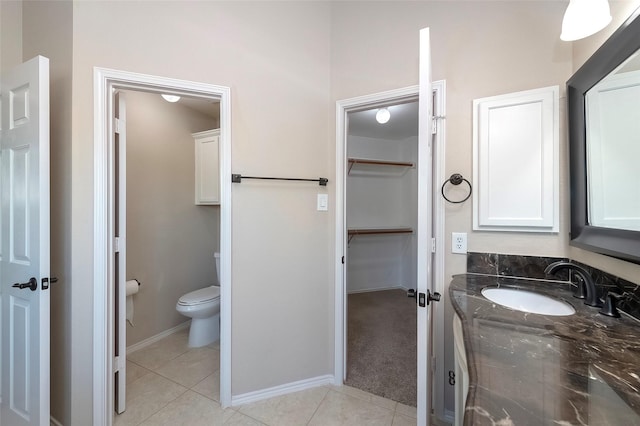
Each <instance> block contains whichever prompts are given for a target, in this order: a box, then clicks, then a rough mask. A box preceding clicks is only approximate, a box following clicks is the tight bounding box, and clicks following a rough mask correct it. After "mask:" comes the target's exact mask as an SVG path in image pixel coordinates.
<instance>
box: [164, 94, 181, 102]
mask: <svg viewBox="0 0 640 426" xmlns="http://www.w3.org/2000/svg"><path fill="white" fill-rule="evenodd" d="M160 96H162V97H163V98H164V100H165V101H167V102H178V101H179V100H180V96H176V95H165V94H164V93H163V94H162V95H160Z"/></svg>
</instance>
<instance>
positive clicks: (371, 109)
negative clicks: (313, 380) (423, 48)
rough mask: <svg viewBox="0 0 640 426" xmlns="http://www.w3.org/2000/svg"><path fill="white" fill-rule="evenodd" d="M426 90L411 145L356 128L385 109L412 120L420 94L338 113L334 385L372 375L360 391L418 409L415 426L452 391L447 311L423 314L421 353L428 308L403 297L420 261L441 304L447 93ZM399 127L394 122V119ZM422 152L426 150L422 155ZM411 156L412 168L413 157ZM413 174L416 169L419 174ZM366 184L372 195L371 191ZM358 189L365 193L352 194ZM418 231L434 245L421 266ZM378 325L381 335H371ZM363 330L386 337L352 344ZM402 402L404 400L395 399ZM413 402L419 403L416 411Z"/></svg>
mask: <svg viewBox="0 0 640 426" xmlns="http://www.w3.org/2000/svg"><path fill="white" fill-rule="evenodd" d="M428 88H430V90H425V93H424V94H422V92H420V93H421V96H420V98H421V99H428V101H427V102H429V103H430V108H429V109H430V110H431V111H433V112H432V113H431V111H429V113H431V115H432V116H433V120H431V119H429V120H428V123H424V122H421V123H420V128H421V129H428V130H430V131H429V132H426V133H428V134H427V135H420V137H419V138H418V139H420V142H419V143H418V142H417V141H415V143H413V142H412V140H411V138H412V137H415V136H414V135H412V134H406V133H405V134H404V136H403V137H398V138H397V139H396V140H394V139H393V137H391V136H389V135H384V134H383V133H378V134H370V135H366V134H365V133H364V130H360V129H359V128H358V127H359V123H358V122H359V119H360V118H365V115H369V120H374V125H376V124H378V123H377V122H376V121H375V116H376V114H377V112H378V110H379V109H382V108H384V107H387V109H389V112H390V114H391V116H392V117H394V115H393V114H394V112H393V109H394V107H395V108H399V107H402V108H406V109H408V110H409V111H410V110H411V108H412V104H413V103H415V102H416V101H417V100H418V93H419V89H420V88H419V87H418V86H413V87H407V88H403V89H397V90H393V91H389V92H382V93H377V94H372V95H366V96H362V97H358V98H352V99H347V100H343V101H339V102H338V103H337V140H338V146H337V151H336V161H337V176H336V182H337V194H336V200H337V202H336V203H337V206H336V222H337V235H336V238H337V247H336V250H337V251H338V253H341V256H339V257H338V262H339V267H338V269H337V271H336V293H335V297H336V306H337V307H338V309H337V311H336V330H335V333H336V346H335V347H336V350H335V378H336V381H335V383H336V384H337V385H342V384H345V385H352V386H354V387H358V386H361V385H360V384H358V383H356V381H355V379H356V378H355V377H353V376H352V373H353V372H354V369H361V370H369V372H370V373H374V374H370V375H369V377H366V376H365V377H364V379H363V381H364V382H367V383H366V384H365V385H364V386H367V387H365V388H364V389H365V390H367V391H368V392H371V393H374V394H381V395H382V396H386V397H387V398H390V399H394V400H398V399H401V398H402V400H401V401H400V402H402V403H403V404H407V402H408V403H409V404H407V405H413V406H417V412H418V423H419V424H420V423H426V422H427V421H428V417H430V416H432V415H435V416H436V417H438V418H447V412H446V411H445V407H444V390H445V389H446V386H448V384H447V383H445V376H446V375H445V372H444V326H443V324H444V310H445V306H444V305H445V304H444V303H431V304H430V305H429V306H428V307H427V309H428V310H429V316H430V317H431V318H432V320H433V322H429V321H427V322H426V323H425V324H428V327H429V329H430V332H431V333H432V334H431V338H429V339H426V340H425V339H424V336H423V337H422V343H421V339H420V335H418V336H417V339H416V338H415V337H414V336H416V334H418V333H419V332H420V326H419V323H420V321H421V318H420V312H424V308H419V309H417V305H416V299H414V298H412V297H408V293H407V290H410V289H411V288H415V287H416V284H418V281H419V280H420V277H419V276H416V271H418V272H419V271H420V270H421V269H424V263H425V260H424V257H426V256H429V255H430V261H429V262H430V264H431V266H430V267H428V268H427V276H426V277H424V276H423V277H422V279H425V278H426V279H427V280H428V281H429V283H430V284H429V285H430V288H431V290H432V291H434V292H439V293H440V294H442V295H443V299H444V298H446V295H445V290H444V281H445V280H444V246H445V238H444V202H443V200H442V199H441V197H440V196H439V194H440V192H439V191H440V188H439V186H440V185H441V183H442V182H443V180H444V179H445V178H444V174H445V172H444V164H445V161H444V160H445V126H444V121H445V117H444V116H445V88H446V85H445V82H444V81H443V80H441V81H436V82H433V83H431V84H430V85H429V86H428ZM420 103H422V102H420ZM360 114H362V115H360ZM395 117H396V119H397V115H396V116H395ZM423 118H424V117H423ZM391 119H393V118H391ZM391 119H390V120H391ZM419 120H421V119H420V118H419ZM422 121H424V120H422ZM380 126H382V125H380ZM407 126H408V127H409V126H410V125H409V124H407ZM354 127H355V128H354ZM374 128H375V127H374ZM414 128H415V127H414ZM414 131H415V130H414ZM420 132H422V130H420ZM425 136H426V137H425ZM398 141H401V142H398ZM423 141H424V142H423ZM366 142H369V143H368V144H367V143H366ZM422 144H424V145H422ZM418 145H420V146H422V148H420V149H418ZM425 147H428V148H427V149H428V150H429V151H430V152H429V155H425V150H426V149H425ZM367 149H368V150H369V151H367ZM420 150H421V151H420ZM416 151H417V152H418V158H417V159H415V158H414V157H413V156H414V155H415V153H416ZM367 160H374V161H367ZM386 163H391V164H386ZM418 166H422V169H419V167H418ZM412 175H414V176H412ZM418 180H420V181H421V182H418ZM369 183H373V185H368V186H369V188H367V184H369ZM421 185H423V189H422V190H421V189H420V186H421ZM425 187H426V188H425ZM358 188H361V189H362V191H358ZM427 188H429V189H428V190H427ZM354 191H357V192H354ZM385 191H386V192H385ZM421 191H425V192H428V195H427V197H429V198H430V199H429V202H428V206H429V207H428V209H427V210H426V211H428V212H430V214H427V215H425V216H426V217H427V220H425V217H422V218H420V217H418V212H419V211H425V208H424V206H422V210H421V207H420V206H419V203H420V200H421V199H422V200H423V202H424V198H425V195H424V193H422V192H421ZM367 194H369V196H367ZM385 194H386V195H385ZM420 194H423V195H420ZM412 196H413V197H414V199H412V198H411V197H412ZM421 197H423V198H421ZM398 205H400V207H398ZM394 206H395V207H394ZM359 215H360V216H359ZM418 221H422V225H421V226H423V228H421V229H422V230H423V231H422V232H424V227H428V228H429V229H430V231H429V233H430V235H431V236H430V237H429V238H427V240H428V248H427V250H425V251H423V256H422V257H423V260H420V255H419V254H420V250H421V249H420V245H421V244H422V245H423V248H422V250H424V246H425V245H426V244H425V242H426V241H427V240H425V241H422V242H420V241H418V236H419V235H420V234H419V232H420V231H418V230H417V229H416V225H415V223H416V222H418ZM416 248H417V250H416ZM418 287H419V286H418ZM372 290H373V291H372ZM423 291H424V290H423ZM377 296H380V297H377ZM378 299H379V300H378ZM357 305H362V306H360V307H359V306H357ZM396 310H397V311H398V312H395V311H396ZM416 310H417V311H418V315H417V318H416ZM351 311H354V312H351ZM388 311H394V315H393V319H391V317H390V316H389V315H388V314H387V312H388ZM395 314H398V315H395ZM369 318H373V319H369ZM422 321H424V318H423V319H422ZM376 322H377V323H378V324H379V326H375V324H374V323H376ZM361 327H364V328H367V329H369V331H367V332H369V333H371V334H372V335H375V334H376V333H377V332H378V331H380V329H382V333H381V334H380V335H378V337H377V339H378V340H377V341H374V340H373V339H371V338H369V337H368V336H367V335H366V334H364V333H361V334H358V333H359V332H360V330H359V328H361ZM422 327H424V324H423V325H422ZM423 330H424V328H423ZM365 331H366V330H365ZM385 333H386V334H387V336H390V337H389V338H388V339H387V338H385V337H384V335H385ZM352 334H355V335H354V336H352ZM349 346H351V348H349ZM393 346H401V347H405V348H409V349H406V352H410V353H402V354H401V355H398V352H395V355H394V350H395V349H394V348H393ZM379 347H384V348H385V351H386V352H387V353H386V355H382V354H377V353H376V352H378V351H379V350H380V349H379ZM354 348H355V349H354ZM403 350H404V349H403ZM358 351H360V352H363V351H364V352H371V353H369V354H368V356H369V357H373V358H378V360H377V361H376V362H380V361H381V360H384V359H385V357H386V360H384V361H383V362H381V364H383V367H374V361H370V360H369V361H366V360H365V361H363V360H358V358H357V357H358ZM372 353H373V354H372ZM405 356H406V358H405ZM354 357H356V359H353V358H354ZM409 357H411V359H413V360H416V357H417V361H407V359H408V358H409ZM409 364H412V365H409ZM376 368H379V369H381V370H385V369H386V370H390V371H389V372H387V373H385V374H388V373H390V374H388V376H389V378H388V379H387V382H388V383H389V384H390V386H389V390H388V392H389V393H386V392H387V391H386V390H385V391H384V392H385V393H384V394H383V393H382V392H383V391H381V390H380V389H383V388H384V386H385V385H384V384H383V383H376V381H378V379H377V378H376V377H373V376H374V375H375V371H374V370H375V369H376ZM425 369H428V370H430V371H432V372H433V376H432V377H433V379H432V380H431V379H430V378H427V380H426V381H424V377H422V376H421V375H420V374H421V370H422V373H423V374H424V372H425ZM416 370H417V374H418V377H417V378H416V376H415V372H416ZM357 373H358V372H357V371H356V374H357ZM410 377H413V379H411V378H410ZM421 377H422V378H421ZM411 380H413V382H412V384H409V385H408V386H407V387H409V386H410V389H409V392H406V391H404V390H401V389H397V388H399V387H400V386H403V384H404V383H409V382H411ZM421 380H422V383H425V384H424V385H422V384H421ZM416 382H417V392H416V391H415V389H416V385H415V383H416ZM364 386H363V387H364ZM422 386H425V387H422ZM394 387H395V388H396V389H393V388H394ZM376 388H377V389H376ZM425 388H426V389H425ZM421 389H422V390H421ZM394 392H395V393H394ZM401 393H404V396H398V395H399V394H401ZM412 393H413V395H415V394H416V393H417V395H416V396H417V398H418V399H417V401H416V399H415V398H416V396H412ZM421 395H422V397H421ZM405 401H406V402H405ZM410 402H413V403H410Z"/></svg>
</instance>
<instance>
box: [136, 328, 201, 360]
mask: <svg viewBox="0 0 640 426" xmlns="http://www.w3.org/2000/svg"><path fill="white" fill-rule="evenodd" d="M189 324H191V320H188V321H185V322H183V323H182V324H179V325H176V326H175V327H172V328H170V329H168V330H165V331H163V332H161V333H158V334H156V335H155V336H151V337H149V338H147V339H144V340H142V341H140V342H138V343H134V344H133V345H131V346H128V347H127V355H129V354H132V353H134V352H135V351H139V350H140V349H142V348H146V347H147V346H149V345H151V344H153V343H155V342H157V341H158V340H162V339H164V338H165V337H167V336H170V335H172V334H173V333H177V332H178V331H180V330H184V329H185V328H187V327H189Z"/></svg>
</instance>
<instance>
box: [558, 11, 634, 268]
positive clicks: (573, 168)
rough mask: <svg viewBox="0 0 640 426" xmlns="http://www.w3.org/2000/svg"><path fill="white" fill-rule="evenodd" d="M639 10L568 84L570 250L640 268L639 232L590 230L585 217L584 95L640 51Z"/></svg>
mask: <svg viewBox="0 0 640 426" xmlns="http://www.w3.org/2000/svg"><path fill="white" fill-rule="evenodd" d="M638 15H640V8H638V9H637V10H635V11H634V12H633V13H632V14H631V16H630V17H629V18H628V19H627V20H626V21H625V22H624V23H623V24H622V25H621V26H620V28H618V29H617V30H616V31H615V32H614V33H613V34H612V35H611V37H609V39H608V40H607V41H605V42H604V44H603V45H602V46H601V47H600V48H599V49H598V50H597V51H596V52H595V53H594V54H593V55H592V56H591V57H590V58H589V59H588V60H587V61H586V62H585V63H584V65H583V66H582V67H580V69H579V70H578V71H576V73H575V74H574V75H573V76H572V77H571V78H570V79H569V81H567V103H568V104H567V106H568V118H569V123H568V128H569V178H570V188H571V232H570V242H569V244H570V245H571V246H575V247H579V248H582V249H585V250H588V251H592V252H596V253H600V254H605V255H607V256H612V257H615V258H618V259H623V260H626V261H629V262H633V263H637V264H640V232H639V231H629V230H622V229H613V228H602V227H597V226H590V225H589V222H588V216H587V211H588V207H587V157H586V123H585V94H586V93H587V91H588V90H589V89H591V88H592V87H593V86H594V85H595V84H596V83H598V82H599V81H600V80H602V79H603V78H604V77H605V76H607V75H609V74H610V73H611V72H612V71H613V70H614V69H616V68H617V67H618V66H619V65H620V64H621V63H622V62H624V61H625V60H626V59H627V58H628V57H629V56H630V55H632V54H633V53H635V52H636V51H637V50H638V49H640V19H636V17H638Z"/></svg>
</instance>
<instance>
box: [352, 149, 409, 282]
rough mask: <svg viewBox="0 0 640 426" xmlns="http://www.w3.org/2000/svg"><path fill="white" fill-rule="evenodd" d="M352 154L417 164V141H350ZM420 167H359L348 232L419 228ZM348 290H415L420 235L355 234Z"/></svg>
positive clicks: (355, 173) (354, 177) (355, 169)
mask: <svg viewBox="0 0 640 426" xmlns="http://www.w3.org/2000/svg"><path fill="white" fill-rule="evenodd" d="M347 156H348V157H354V158H366V159H374V160H387V161H403V162H410V163H414V164H415V163H416V161H417V156H418V140H417V137H412V138H407V139H403V140H385V139H376V138H368V137H361V136H349V137H348V138H347ZM417 199H418V194H417V172H416V169H415V168H406V167H389V166H369V165H358V164H356V165H354V166H353V168H352V169H351V173H349V175H348V176H347V189H346V206H345V207H346V216H347V228H381V227H410V228H413V229H415V228H416V226H417V217H416V214H415V212H416V210H417ZM347 250H348V256H347V260H348V263H347V291H348V292H350V293H351V292H358V291H368V290H379V289H387V288H391V287H402V288H407V289H408V288H415V287H416V268H415V265H416V238H415V234H396V235H364V236H355V237H353V238H352V239H351V242H350V243H349V245H348V249H347Z"/></svg>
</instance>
